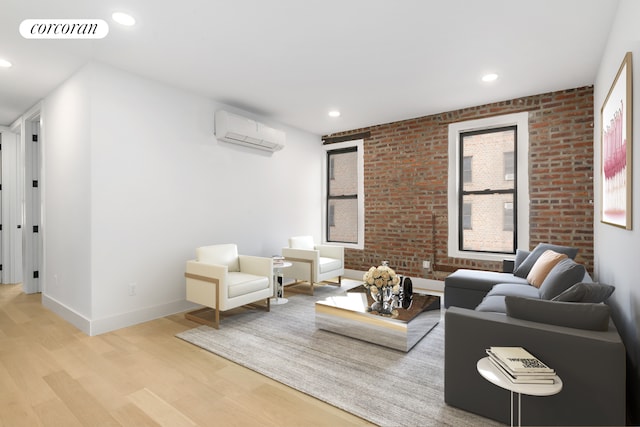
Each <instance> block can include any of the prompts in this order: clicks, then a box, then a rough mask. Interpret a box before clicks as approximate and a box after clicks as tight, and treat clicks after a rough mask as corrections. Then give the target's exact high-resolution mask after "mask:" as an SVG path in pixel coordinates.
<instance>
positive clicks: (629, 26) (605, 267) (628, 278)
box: [594, 0, 640, 424]
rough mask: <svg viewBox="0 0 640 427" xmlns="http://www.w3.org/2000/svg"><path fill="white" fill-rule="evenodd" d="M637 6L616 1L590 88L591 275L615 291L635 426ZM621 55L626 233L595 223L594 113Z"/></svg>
mask: <svg viewBox="0 0 640 427" xmlns="http://www.w3.org/2000/svg"><path fill="white" fill-rule="evenodd" d="M638 17H640V2H638V1H637V0H621V1H620V3H619V8H618V12H617V16H616V19H615V22H614V24H613V27H612V31H611V34H610V36H609V40H608V43H607V47H606V50H605V52H604V55H603V57H602V61H601V63H600V69H599V71H598V75H597V78H596V81H595V86H594V113H595V114H594V117H595V121H594V144H595V149H594V152H595V159H594V175H595V176H594V179H595V185H594V189H595V193H596V194H595V200H596V203H595V206H596V210H595V224H594V247H595V251H594V252H595V254H594V255H595V260H594V263H595V275H596V278H597V279H598V280H599V281H601V282H603V283H609V284H612V285H614V286H615V287H616V290H615V292H614V293H613V295H612V297H611V298H610V304H611V307H612V311H613V316H614V320H615V321H616V326H617V327H618V329H619V330H620V333H621V335H622V337H623V340H624V342H625V346H626V347H627V354H628V361H629V363H628V364H627V373H628V378H629V381H628V384H627V394H628V396H629V399H628V410H629V412H630V414H631V417H632V421H633V422H634V424H637V423H638V422H640V392H639V389H640V330H639V327H640V285H639V283H638V280H637V277H638V249H639V248H640V203H639V202H640V173H639V172H638V171H640V102H638V101H639V100H640V90H639V88H640V26H639V25H638V22H637V21H638ZM626 52H632V55H633V58H632V63H633V65H632V69H633V99H634V101H635V102H634V103H635V105H634V110H633V143H632V146H633V151H632V153H633V165H634V169H635V170H634V171H633V184H632V185H633V187H632V188H633V193H634V194H633V218H632V225H633V229H632V230H630V231H629V230H624V229H621V228H617V227H613V226H611V225H607V224H603V223H601V222H600V219H601V212H600V209H599V206H600V203H601V196H600V190H599V189H600V184H601V183H600V179H599V173H598V171H599V170H600V165H601V156H600V143H601V135H600V125H601V117H600V109H601V108H602V104H603V102H604V100H605V98H606V96H607V93H608V92H609V88H610V87H611V84H612V83H613V79H614V78H615V76H616V73H617V72H618V69H619V67H620V65H621V63H622V59H623V58H624V55H625V53H626Z"/></svg>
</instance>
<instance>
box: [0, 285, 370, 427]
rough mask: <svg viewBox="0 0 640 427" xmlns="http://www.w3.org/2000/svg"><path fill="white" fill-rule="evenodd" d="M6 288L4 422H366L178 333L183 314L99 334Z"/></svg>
mask: <svg viewBox="0 0 640 427" xmlns="http://www.w3.org/2000/svg"><path fill="white" fill-rule="evenodd" d="M21 289H22V288H21V286H16V285H0V426H10V427H22V426H25V427H31V426H65V427H66V426H72V427H74V426H80V425H82V426H85V425H100V426H136V427H137V426H162V425H189V426H193V425H197V426H211V425H234V426H240V427H242V426H264V427H288V426H292V427H293V426H296V427H297V426H300V425H309V426H329V425H331V426H334V425H340V426H369V425H371V424H369V423H367V422H365V421H363V420H361V419H360V418H358V417H355V416H353V415H351V414H349V413H347V412H344V411H341V410H340V409H337V408H335V407H333V406H331V405H328V404H326V403H324V402H322V401H319V400H317V399H314V398H313V397H310V396H308V395H306V394H304V393H300V392H298V391H296V390H293V389H291V388H289V387H287V386H284V385H282V384H280V383H278V382H276V381H274V380H271V379H270V378H267V377H265V376H263V375H260V374H258V373H256V372H254V371H251V370H249V369H246V368H243V367H241V366H239V365H237V364H235V363H233V362H231V361H229V360H226V359H224V358H222V357H219V356H217V355H215V354H212V353H209V352H207V351H205V350H202V349H200V348H198V347H196V346H194V345H192V344H189V343H187V342H185V341H182V340H180V339H179V338H176V337H175V334H177V333H179V332H182V331H184V330H187V329H191V328H193V327H196V326H197V325H196V324H194V323H192V322H190V321H187V320H185V319H184V316H183V314H181V313H178V314H175V315H171V316H167V317H164V318H161V319H156V320H153V321H151V322H146V323H142V324H140V325H135V326H131V327H128V328H124V329H120V330H118V331H114V332H110V333H106V334H102V335H100V336H96V337H89V336H86V335H84V334H83V333H82V332H80V331H79V330H78V329H76V328H75V327H74V326H72V325H70V324H69V323H67V322H66V321H64V320H63V319H61V318H60V317H58V316H57V315H56V314H54V313H52V312H51V311H49V310H47V309H46V308H44V307H43V306H42V304H41V296H40V295H38V294H35V295H25V294H23V293H22V290H21Z"/></svg>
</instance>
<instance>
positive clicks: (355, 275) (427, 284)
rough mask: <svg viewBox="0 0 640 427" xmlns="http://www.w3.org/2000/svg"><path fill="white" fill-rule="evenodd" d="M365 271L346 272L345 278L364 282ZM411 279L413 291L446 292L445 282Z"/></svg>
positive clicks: (420, 278)
mask: <svg viewBox="0 0 640 427" xmlns="http://www.w3.org/2000/svg"><path fill="white" fill-rule="evenodd" d="M364 273H366V272H365V271H360V270H349V269H345V270H344V277H345V278H347V279H351V280H362V277H363V276H364ZM409 277H411V283H412V284H413V289H422V290H430V291H436V292H444V282H443V281H442V280H434V279H425V278H422V277H413V276H409Z"/></svg>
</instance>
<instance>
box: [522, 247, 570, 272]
mask: <svg viewBox="0 0 640 427" xmlns="http://www.w3.org/2000/svg"><path fill="white" fill-rule="evenodd" d="M547 250H552V251H554V252H558V253H561V254H566V255H567V256H568V257H569V258H571V259H575V257H576V255H578V249H577V248H571V247H569V246H559V245H551V244H549V243H540V244H538V246H536V247H535V249H534V250H532V251H531V253H530V254H529V256H528V257H527V258H526V259H525V260H524V261H522V263H521V264H520V265H518V266H517V268H516V269H515V270H514V271H513V274H514V275H515V276H518V277H522V278H523V279H526V278H527V275H528V274H529V271H531V268H532V267H533V265H534V264H535V263H536V261H537V260H538V258H540V255H542V254H543V253H544V252H545V251H547Z"/></svg>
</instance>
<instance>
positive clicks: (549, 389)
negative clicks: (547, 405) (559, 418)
mask: <svg viewBox="0 0 640 427" xmlns="http://www.w3.org/2000/svg"><path fill="white" fill-rule="evenodd" d="M476 367H477V369H478V372H479V373H480V375H482V377H483V378H484V379H486V380H487V381H489V382H490V383H492V384H495V385H497V386H498V387H501V388H504V389H506V390H509V391H510V392H511V427H513V425H514V424H513V418H514V417H513V400H514V395H513V394H514V393H516V394H517V395H518V426H521V425H522V417H521V414H522V399H521V397H522V395H523V394H526V395H529V396H552V395H554V394H557V393H560V390H562V380H561V379H560V377H559V376H557V375H556V376H554V377H553V384H519V383H514V382H513V381H511V380H510V379H509V378H507V377H506V375H505V374H504V373H502V372H501V371H500V369H498V367H496V366H495V365H494V364H493V363H492V362H491V361H490V360H489V357H483V358H482V359H480V360H478V363H477V364H476Z"/></svg>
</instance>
